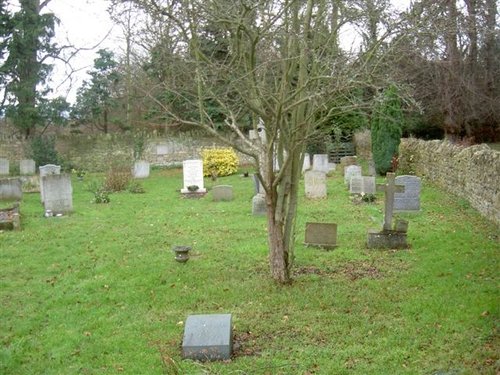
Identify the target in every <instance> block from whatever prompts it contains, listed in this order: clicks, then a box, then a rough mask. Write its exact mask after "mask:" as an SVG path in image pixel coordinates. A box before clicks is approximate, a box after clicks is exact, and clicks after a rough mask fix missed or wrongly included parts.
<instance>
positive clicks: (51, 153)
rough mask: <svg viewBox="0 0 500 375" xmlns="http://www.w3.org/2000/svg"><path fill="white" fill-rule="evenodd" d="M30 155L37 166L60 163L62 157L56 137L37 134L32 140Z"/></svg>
mask: <svg viewBox="0 0 500 375" xmlns="http://www.w3.org/2000/svg"><path fill="white" fill-rule="evenodd" d="M28 155H29V157H30V158H31V159H33V160H34V161H35V163H36V165H37V166H40V165H46V164H59V163H60V162H61V158H60V157H59V154H58V153H57V150H56V140H55V138H54V137H44V136H36V137H34V138H33V139H32V140H31V142H30V150H29V151H28Z"/></svg>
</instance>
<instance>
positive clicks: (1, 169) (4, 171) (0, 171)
mask: <svg viewBox="0 0 500 375" xmlns="http://www.w3.org/2000/svg"><path fill="white" fill-rule="evenodd" d="M9 173H10V170H9V159H4V158H0V176H8V175H9Z"/></svg>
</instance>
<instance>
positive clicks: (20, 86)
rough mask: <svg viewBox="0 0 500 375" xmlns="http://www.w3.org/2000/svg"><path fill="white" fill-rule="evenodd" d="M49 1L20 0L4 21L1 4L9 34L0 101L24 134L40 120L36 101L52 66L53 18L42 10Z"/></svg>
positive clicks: (29, 131)
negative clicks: (50, 60) (11, 14)
mask: <svg viewBox="0 0 500 375" xmlns="http://www.w3.org/2000/svg"><path fill="white" fill-rule="evenodd" d="M49 2H50V0H45V1H43V2H42V3H40V0H20V7H21V8H20V11H19V12H17V13H15V14H14V15H13V16H12V18H11V19H10V20H7V21H6V20H5V17H6V13H5V9H4V8H3V7H2V18H3V22H4V24H5V22H7V25H8V26H9V27H8V30H7V34H10V35H9V36H8V37H7V38H6V37H5V36H4V39H3V41H4V43H5V44H6V45H4V47H5V48H6V49H7V57H6V58H5V61H4V62H3V64H2V66H1V67H0V77H1V78H0V80H1V81H3V83H4V84H5V85H6V86H5V92H4V98H3V100H2V103H1V104H2V108H4V109H6V114H7V116H8V117H9V118H10V119H11V120H12V123H13V124H14V125H15V126H16V127H17V128H19V129H20V130H21V131H22V132H23V133H24V135H25V136H26V137H29V136H30V135H31V133H32V131H33V129H34V128H35V127H36V126H37V125H40V124H42V122H43V119H42V117H41V114H40V112H39V108H38V103H39V100H40V98H42V97H43V96H44V95H45V94H46V92H44V91H41V90H40V86H41V85H43V84H44V83H45V81H46V79H47V76H48V74H49V72H50V70H51V66H50V65H49V64H47V63H46V60H47V58H48V57H49V56H51V55H54V54H55V53H56V47H55V45H54V44H53V43H51V40H52V38H53V37H54V25H55V21H56V18H55V17H54V15H53V14H51V13H45V14H41V11H42V9H43V8H44V7H45V6H46V5H47V4H48V3H49ZM2 3H3V2H2Z"/></svg>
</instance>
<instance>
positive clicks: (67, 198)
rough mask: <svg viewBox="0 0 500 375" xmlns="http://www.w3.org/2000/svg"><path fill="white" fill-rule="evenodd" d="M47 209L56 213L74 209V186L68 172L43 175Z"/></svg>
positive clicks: (42, 183)
mask: <svg viewBox="0 0 500 375" xmlns="http://www.w3.org/2000/svg"><path fill="white" fill-rule="evenodd" d="M40 185H41V186H43V195H44V201H43V204H44V207H45V211H46V212H47V211H49V210H50V211H51V212H52V213H53V214H54V215H56V214H66V213H69V212H71V211H73V187H72V186H71V177H70V175H68V174H52V175H47V176H44V177H42V179H41V183H40Z"/></svg>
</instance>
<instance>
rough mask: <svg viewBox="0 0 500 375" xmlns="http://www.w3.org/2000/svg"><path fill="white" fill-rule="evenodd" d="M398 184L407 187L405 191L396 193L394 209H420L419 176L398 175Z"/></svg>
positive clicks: (396, 210)
mask: <svg viewBox="0 0 500 375" xmlns="http://www.w3.org/2000/svg"><path fill="white" fill-rule="evenodd" d="M395 181H396V184H397V185H403V186H404V187H405V189H404V192H403V193H395V194H394V211H395V212H405V211H420V190H421V179H420V177H417V176H408V175H404V176H397V177H396V179H395Z"/></svg>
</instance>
